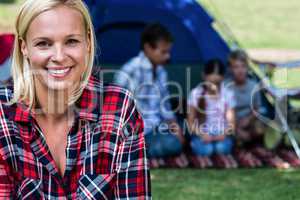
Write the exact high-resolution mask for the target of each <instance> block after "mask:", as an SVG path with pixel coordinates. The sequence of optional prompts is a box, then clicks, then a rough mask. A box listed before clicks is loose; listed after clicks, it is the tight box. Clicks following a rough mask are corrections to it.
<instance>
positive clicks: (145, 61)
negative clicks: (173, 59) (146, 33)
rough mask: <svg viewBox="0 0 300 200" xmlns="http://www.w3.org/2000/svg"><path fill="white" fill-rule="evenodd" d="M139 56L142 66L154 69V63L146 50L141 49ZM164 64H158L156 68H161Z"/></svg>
mask: <svg viewBox="0 0 300 200" xmlns="http://www.w3.org/2000/svg"><path fill="white" fill-rule="evenodd" d="M138 57H139V58H140V62H141V67H142V68H144V69H147V70H150V69H152V63H151V61H150V60H149V58H148V57H147V56H146V55H145V53H144V51H140V53H139V55H138ZM161 67H162V65H157V67H156V70H158V69H160V68H161Z"/></svg>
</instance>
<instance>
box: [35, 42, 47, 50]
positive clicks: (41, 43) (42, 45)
mask: <svg viewBox="0 0 300 200" xmlns="http://www.w3.org/2000/svg"><path fill="white" fill-rule="evenodd" d="M35 46H37V47H41V48H46V47H49V46H50V43H49V42H46V41H41V42H38V43H37V44H36V45H35Z"/></svg>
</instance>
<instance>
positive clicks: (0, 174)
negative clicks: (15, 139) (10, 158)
mask: <svg viewBox="0 0 300 200" xmlns="http://www.w3.org/2000/svg"><path fill="white" fill-rule="evenodd" d="M12 180H13V177H12V176H10V175H9V173H8V166H7V164H6V163H5V162H4V161H3V159H2V157H1V156H0V199H12V198H13V196H12V195H13V193H14V185H13V183H12Z"/></svg>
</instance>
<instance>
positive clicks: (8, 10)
mask: <svg viewBox="0 0 300 200" xmlns="http://www.w3.org/2000/svg"><path fill="white" fill-rule="evenodd" d="M1 1H3V0H0V2H1ZM6 1H7V0H6ZM198 1H199V2H201V3H202V4H203V5H204V6H205V7H207V8H208V9H209V10H212V11H213V10H214V9H212V8H214V7H216V8H217V10H218V12H217V15H218V16H221V17H220V18H221V19H222V20H223V21H225V22H226V23H227V24H228V25H229V27H230V28H231V29H232V31H233V33H234V34H235V35H236V37H237V38H238V40H239V41H240V43H241V44H242V45H243V46H244V47H245V48H273V49H278V48H282V49H300V40H299V33H300V26H299V25H298V22H299V21H300V12H299V8H300V1H299V0H289V1H282V0H264V1H262V0H251V1H249V0H198ZM16 2H17V3H15V4H4V3H0V32H7V31H12V30H13V23H14V20H15V15H16V9H17V8H18V5H19V4H20V3H21V2H22V0H16ZM210 2H213V4H211V3H210ZM212 5H215V6H212Z"/></svg>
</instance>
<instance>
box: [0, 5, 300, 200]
mask: <svg viewBox="0 0 300 200" xmlns="http://www.w3.org/2000/svg"><path fill="white" fill-rule="evenodd" d="M22 2H23V1H22V0H0V34H4V33H13V31H14V21H15V17H16V13H17V9H18V8H19V6H20V4H21V3H22ZM86 2H87V4H88V5H89V6H90V11H91V13H92V15H93V20H94V24H95V27H96V34H97V37H98V38H97V39H98V53H97V55H98V56H97V65H98V66H101V68H102V69H118V68H120V66H121V65H122V64H124V62H126V61H127V60H128V59H129V58H131V57H133V56H135V55H136V54H137V53H138V50H139V34H140V32H141V31H142V29H143V27H144V26H145V25H146V23H148V22H152V21H160V22H161V23H164V25H166V26H167V27H168V28H169V30H170V31H171V32H172V33H173V34H174V35H175V43H174V48H173V50H172V59H171V61H170V63H169V65H170V66H171V67H168V68H167V70H168V73H169V79H170V80H172V81H175V82H178V83H179V84H180V85H182V86H183V89H184V94H185V95H186V92H187V91H185V89H186V83H187V80H186V76H185V77H183V76H178V74H181V75H183V74H186V69H187V68H188V69H189V70H190V72H189V73H190V76H191V79H190V81H191V83H190V84H191V87H194V86H195V85H196V84H197V83H198V82H199V78H200V72H201V66H202V64H203V63H204V62H205V61H207V60H208V59H210V58H212V57H218V58H220V59H222V60H223V61H225V60H226V59H227V54H228V52H229V50H230V49H234V48H237V47H238V48H243V49H245V50H246V51H247V52H248V54H249V55H250V57H251V58H253V59H257V60H263V61H270V62H274V63H285V62H294V61H296V62H297V61H298V60H300V39H299V34H300V26H299V22H300V12H299V9H300V1H299V0H289V1H282V0H264V1H261V0H252V1H249V0H197V1H193V0H161V1H159V0H155V1H154V0H153V1H150V0H147V1H141V0H136V1H134V0H122V1H121V0H110V1H108V0H99V1H98V0H97V1H95V0H94V1H93V0H86ZM211 44H214V45H211ZM0 48H1V49H3V48H5V47H4V46H0ZM0 70H1V68H0ZM111 76H112V74H111V75H107V76H106V77H104V78H105V79H106V80H107V81H110V80H111V78H112V77H111ZM298 77H299V76H298ZM296 79H297V78H296ZM294 82H297V81H295V80H294ZM170 89H171V91H172V88H170ZM151 178H152V190H153V198H154V199H185V200H192V199H193V200H196V199H197V200H198V199H219V200H227V199H239V200H246V199H291V200H294V199H299V198H300V190H299V188H300V171H299V170H297V169H290V170H277V169H251V170H250V169H234V170H218V169H208V170H196V169H159V170H153V171H152V173H151Z"/></svg>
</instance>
